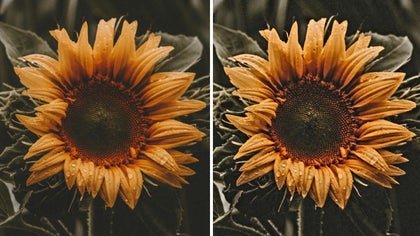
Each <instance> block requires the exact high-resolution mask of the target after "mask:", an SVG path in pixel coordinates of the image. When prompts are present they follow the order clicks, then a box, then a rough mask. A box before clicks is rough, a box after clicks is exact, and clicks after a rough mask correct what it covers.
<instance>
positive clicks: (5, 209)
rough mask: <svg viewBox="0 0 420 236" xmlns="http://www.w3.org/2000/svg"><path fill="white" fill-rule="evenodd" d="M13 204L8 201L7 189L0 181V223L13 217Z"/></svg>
mask: <svg viewBox="0 0 420 236" xmlns="http://www.w3.org/2000/svg"><path fill="white" fill-rule="evenodd" d="M14 213H15V211H14V210H13V203H12V201H11V200H10V194H9V189H8V188H7V186H6V184H5V183H3V182H2V181H0V221H3V220H5V219H7V218H8V217H9V216H11V215H13V214H14Z"/></svg>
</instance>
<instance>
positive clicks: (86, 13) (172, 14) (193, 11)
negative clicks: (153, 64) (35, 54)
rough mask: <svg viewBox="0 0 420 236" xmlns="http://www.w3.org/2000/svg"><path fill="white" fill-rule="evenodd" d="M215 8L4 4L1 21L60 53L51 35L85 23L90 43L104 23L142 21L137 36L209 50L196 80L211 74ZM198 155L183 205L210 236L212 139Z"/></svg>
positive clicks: (189, 226) (154, 0)
mask: <svg viewBox="0 0 420 236" xmlns="http://www.w3.org/2000/svg"><path fill="white" fill-rule="evenodd" d="M209 14H210V2H209V1H208V0H205V1H202V0H177V1H171V0H169V1H167V0H141V1H137V0H119V1H115V0H87V1H85V0H84V1H78V0H63V1H60V0H36V1H34V0H0V21H2V22H5V23H8V24H11V25H14V26H16V27H19V28H22V29H26V30H30V31H33V32H35V33H36V34H37V35H39V36H40V37H42V38H43V39H44V40H46V41H47V42H48V43H49V44H50V45H51V47H52V48H53V49H54V50H55V49H56V42H55V40H54V39H53V38H52V37H51V36H50V34H49V31H50V30H53V29H56V28H57V27H58V26H59V27H61V28H65V29H66V30H67V32H68V33H69V34H70V37H72V38H73V39H74V38H75V36H76V32H79V30H80V27H81V25H82V23H83V22H84V21H88V23H89V31H90V32H89V34H90V39H91V40H92V39H94V38H93V37H92V36H94V32H95V30H96V29H95V26H96V24H97V23H98V22H99V20H100V19H105V20H108V19H109V18H114V17H115V18H119V17H121V16H124V17H125V18H126V19H127V20H128V21H133V20H137V21H138V22H139V28H138V31H137V34H138V35H140V34H143V33H145V32H146V31H147V30H150V31H152V32H158V31H162V32H166V33H169V34H173V35H177V34H184V35H187V36H197V37H198V38H199V39H200V41H201V42H202V44H203V46H204V51H203V55H202V58H201V60H200V61H199V62H198V63H197V64H196V65H195V66H193V67H192V68H190V69H189V71H192V72H195V73H196V74H197V75H196V78H197V77H201V76H206V75H208V74H209V43H210V39H209V35H210V28H209V26H210V22H209V18H210V17H209ZM197 149H199V150H195V151H194V152H195V153H196V154H195V155H196V157H197V158H198V159H199V160H200V162H198V163H194V164H192V165H190V167H191V168H192V169H194V170H195V171H196V173H197V174H196V175H194V176H192V177H188V178H187V180H188V181H189V182H190V184H189V185H186V186H184V189H185V194H184V195H182V198H183V199H182V201H183V202H184V203H186V206H185V209H184V210H185V217H184V226H183V227H185V230H184V231H185V232H189V233H190V235H208V234H209V229H210V224H209V216H210V211H209V209H210V207H209V202H210V199H209V198H210V197H209V196H210V191H209V168H210V167H209V166H210V164H209V162H210V157H209V148H208V139H207V140H205V141H204V142H203V144H202V145H200V146H198V145H197Z"/></svg>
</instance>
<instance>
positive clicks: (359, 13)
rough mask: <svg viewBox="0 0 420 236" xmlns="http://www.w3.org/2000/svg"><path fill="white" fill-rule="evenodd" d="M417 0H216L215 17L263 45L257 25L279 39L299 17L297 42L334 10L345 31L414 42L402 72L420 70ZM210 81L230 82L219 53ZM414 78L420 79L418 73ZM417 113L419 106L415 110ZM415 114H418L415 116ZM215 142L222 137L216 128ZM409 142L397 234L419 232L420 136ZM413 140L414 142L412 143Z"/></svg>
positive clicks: (399, 192)
mask: <svg viewBox="0 0 420 236" xmlns="http://www.w3.org/2000/svg"><path fill="white" fill-rule="evenodd" d="M419 12H420V1H416V0H344V1H343V0H310V1H309V0H259V1H252V0H215V1H214V23H217V24H220V25H223V26H227V27H229V28H231V29H237V30H240V31H243V32H245V33H246V34H247V35H249V36H250V37H252V38H253V39H255V40H256V41H257V42H258V43H259V44H260V46H261V48H263V49H264V50H266V49H267V45H266V42H264V41H265V40H264V39H263V38H262V37H261V36H260V35H259V33H258V31H259V30H262V29H266V28H267V27H268V25H269V26H270V27H273V28H276V29H277V31H278V32H279V34H280V36H281V38H282V39H285V38H286V32H289V30H290V28H291V25H292V23H293V22H294V21H297V22H298V23H299V35H300V37H299V39H300V40H301V43H302V41H303V39H304V35H305V32H306V29H305V27H304V26H305V25H307V23H308V22H309V20H310V19H316V20H318V19H320V18H323V17H325V18H329V17H331V16H335V19H337V20H338V21H339V22H341V21H343V20H347V21H348V23H349V24H348V30H347V35H352V34H354V33H355V32H356V31H357V30H360V31H362V32H368V31H372V32H376V33H379V34H383V35H387V34H394V35H397V36H408V38H409V39H410V40H411V42H412V43H413V46H414V51H413V55H412V58H411V61H410V62H409V63H407V64H406V65H404V66H403V67H402V68H400V69H399V71H404V72H406V74H407V75H406V77H411V76H415V75H418V74H419V72H420V50H419V49H420V13H419ZM213 63H214V82H215V83H218V84H221V85H224V86H229V82H228V78H227V77H226V75H225V74H224V72H223V69H222V66H221V64H220V62H219V61H218V59H217V57H214V61H213ZM416 84H419V79H417V82H416ZM413 112H414V113H416V114H419V113H420V112H419V108H418V107H417V108H416V110H414V111H413ZM416 119H417V120H418V115H417V117H416ZM214 137H215V139H216V140H215V141H214V142H215V144H217V143H219V144H220V143H221V142H222V141H221V140H217V138H218V136H217V134H214ZM413 143H414V144H413V145H411V146H409V147H408V148H407V153H405V156H406V157H407V158H408V159H410V162H408V163H405V164H402V165H399V167H401V168H402V169H404V170H405V171H406V172H407V174H406V175H404V176H401V177H398V178H397V180H398V181H399V183H400V185H397V186H394V188H395V189H396V198H397V208H396V209H393V210H394V211H395V212H396V213H397V215H398V216H399V218H398V219H395V220H397V221H398V222H396V223H397V225H398V227H400V228H399V230H400V232H401V235H420V201H419V196H420V181H419V180H420V171H419V169H420V155H419V149H418V143H419V139H418V138H416V139H415V141H413ZM414 146H417V148H413V147H414Z"/></svg>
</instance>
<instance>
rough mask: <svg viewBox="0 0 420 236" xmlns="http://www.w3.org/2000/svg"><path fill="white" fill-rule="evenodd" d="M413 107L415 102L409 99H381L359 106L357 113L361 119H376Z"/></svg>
mask: <svg viewBox="0 0 420 236" xmlns="http://www.w3.org/2000/svg"><path fill="white" fill-rule="evenodd" d="M415 107H416V103H414V102H412V101H409V100H393V101H382V102H377V103H369V104H367V105H365V106H363V107H360V108H358V109H357V113H358V117H359V118H360V119H362V120H377V119H382V118H385V117H388V116H393V115H398V114H401V113H404V112H407V111H410V110H412V109H414V108H415Z"/></svg>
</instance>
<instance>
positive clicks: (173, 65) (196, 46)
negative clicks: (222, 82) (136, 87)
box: [155, 33, 203, 72]
mask: <svg viewBox="0 0 420 236" xmlns="http://www.w3.org/2000/svg"><path fill="white" fill-rule="evenodd" d="M157 35H160V36H162V41H161V43H160V45H161V46H173V47H174V50H172V52H171V53H170V54H169V57H168V58H166V59H164V60H163V61H162V62H160V63H159V64H158V65H157V66H156V69H155V70H156V71H162V72H164V71H181V72H182V71H186V70H188V69H189V68H190V67H191V66H193V65H194V64H196V63H197V62H198V61H199V60H200V58H201V54H202V52H203V44H201V42H200V40H199V39H198V38H197V37H188V36H185V35H170V34H167V33H157Z"/></svg>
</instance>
